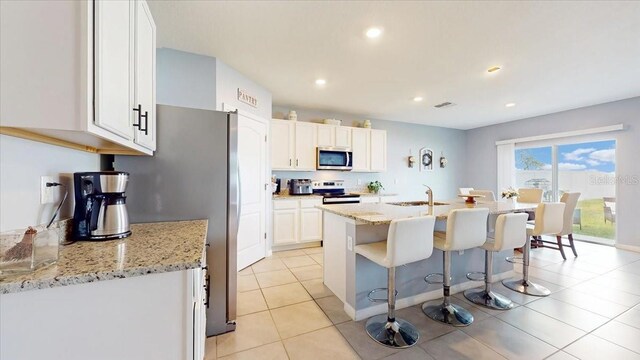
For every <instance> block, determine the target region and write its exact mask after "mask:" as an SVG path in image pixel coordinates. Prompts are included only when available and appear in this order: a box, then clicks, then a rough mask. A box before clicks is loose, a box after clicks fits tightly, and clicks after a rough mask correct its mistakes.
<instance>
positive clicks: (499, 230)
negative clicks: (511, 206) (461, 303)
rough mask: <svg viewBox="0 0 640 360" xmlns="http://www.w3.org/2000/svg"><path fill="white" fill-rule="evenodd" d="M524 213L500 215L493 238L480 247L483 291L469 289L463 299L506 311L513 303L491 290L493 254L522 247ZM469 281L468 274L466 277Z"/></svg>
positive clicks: (524, 236) (525, 231)
mask: <svg viewBox="0 0 640 360" xmlns="http://www.w3.org/2000/svg"><path fill="white" fill-rule="evenodd" d="M528 217H529V216H528V215H527V214H525V213H514V214H502V215H499V216H498V219H497V220H496V227H495V229H496V232H495V237H493V238H487V241H486V242H485V243H484V245H482V248H483V249H484V250H485V255H484V283H485V287H484V289H480V290H478V289H470V290H467V291H465V292H464V297H466V298H467V299H468V300H469V301H471V302H472V303H474V304H478V305H482V306H485V307H488V308H491V309H496V310H508V309H511V308H512V307H513V302H512V301H511V300H510V299H509V298H507V297H506V296H504V295H502V294H498V293H496V292H494V291H492V290H491V278H492V275H493V253H494V252H500V251H503V250H507V249H513V248H519V247H522V246H523V245H524V243H525V241H526V240H527V218H528ZM467 277H468V278H469V279H470V280H473V279H472V278H471V277H470V274H468V275H467Z"/></svg>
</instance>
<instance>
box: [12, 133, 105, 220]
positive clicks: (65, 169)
mask: <svg viewBox="0 0 640 360" xmlns="http://www.w3.org/2000/svg"><path fill="white" fill-rule="evenodd" d="M97 170H100V155H97V154H92V153H88V152H83V151H77V150H71V149H67V148H63V147H59V146H53V145H48V144H43V143H39V142H34V141H30V140H24V139H20V138H15V137H11V136H6V135H0V198H1V199H2V201H0V231H8V230H14V229H20V228H25V227H27V226H30V225H38V224H42V223H45V222H47V221H49V219H50V218H51V215H52V214H53V210H54V206H55V205H57V204H46V205H40V176H43V175H47V176H53V177H54V179H55V181H59V182H61V183H63V184H65V185H67V186H68V187H69V198H68V199H67V201H66V203H65V204H66V206H65V207H64V208H63V209H62V212H61V214H62V216H61V218H62V219H65V218H70V217H71V216H72V215H73V188H72V187H71V186H72V183H73V181H72V178H73V176H72V174H73V173H74V172H76V171H97ZM62 193H63V191H62V189H60V188H58V190H56V191H55V198H56V200H57V199H60V198H61V195H62Z"/></svg>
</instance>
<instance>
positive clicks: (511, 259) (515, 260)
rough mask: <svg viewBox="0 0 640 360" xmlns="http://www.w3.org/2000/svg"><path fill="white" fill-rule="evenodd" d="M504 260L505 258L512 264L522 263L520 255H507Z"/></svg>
mask: <svg viewBox="0 0 640 360" xmlns="http://www.w3.org/2000/svg"><path fill="white" fill-rule="evenodd" d="M505 260H507V261H508V262H510V263H512V264H523V263H524V259H523V258H522V256H507V257H506V258H505Z"/></svg>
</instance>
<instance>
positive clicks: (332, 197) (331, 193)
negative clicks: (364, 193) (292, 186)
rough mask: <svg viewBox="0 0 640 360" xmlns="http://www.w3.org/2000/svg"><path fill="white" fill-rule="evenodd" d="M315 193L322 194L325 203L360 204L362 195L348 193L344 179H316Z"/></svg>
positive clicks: (314, 183) (314, 184)
mask: <svg viewBox="0 0 640 360" xmlns="http://www.w3.org/2000/svg"><path fill="white" fill-rule="evenodd" d="M313 193H314V194H315V195H322V203H323V204H358V203H360V195H358V194H347V193H346V192H345V190H344V180H329V181H314V182H313Z"/></svg>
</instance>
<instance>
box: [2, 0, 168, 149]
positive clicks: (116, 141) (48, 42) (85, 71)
mask: <svg viewBox="0 0 640 360" xmlns="http://www.w3.org/2000/svg"><path fill="white" fill-rule="evenodd" d="M1 13H2V21H1V22H0V33H2V34H12V36H7V37H5V36H3V37H2V41H1V42H0V47H1V49H0V54H1V55H0V56H1V57H2V58H1V61H0V66H1V72H2V81H1V89H0V97H1V98H0V102H1V103H2V107H0V120H1V123H0V133H2V134H7V135H12V136H18V137H23V138H27V139H31V140H35V141H41V142H45V143H50V144H55V145H61V146H66V147H70V148H74V149H79V150H84V151H89V152H95V153H102V154H131V155H140V154H147V155H151V154H153V150H154V149H155V134H154V130H155V41H156V38H155V33H156V28H155V24H154V22H153V18H152V16H151V13H150V12H149V9H148V7H147V4H146V2H145V1H143V0H130V1H108V0H96V1H42V2H30V1H9V2H4V1H3V2H2V11H1ZM138 105H139V106H138ZM134 108H135V109H136V110H134ZM138 109H140V110H141V111H138ZM145 115H146V116H145ZM145 130H146V131H145Z"/></svg>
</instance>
